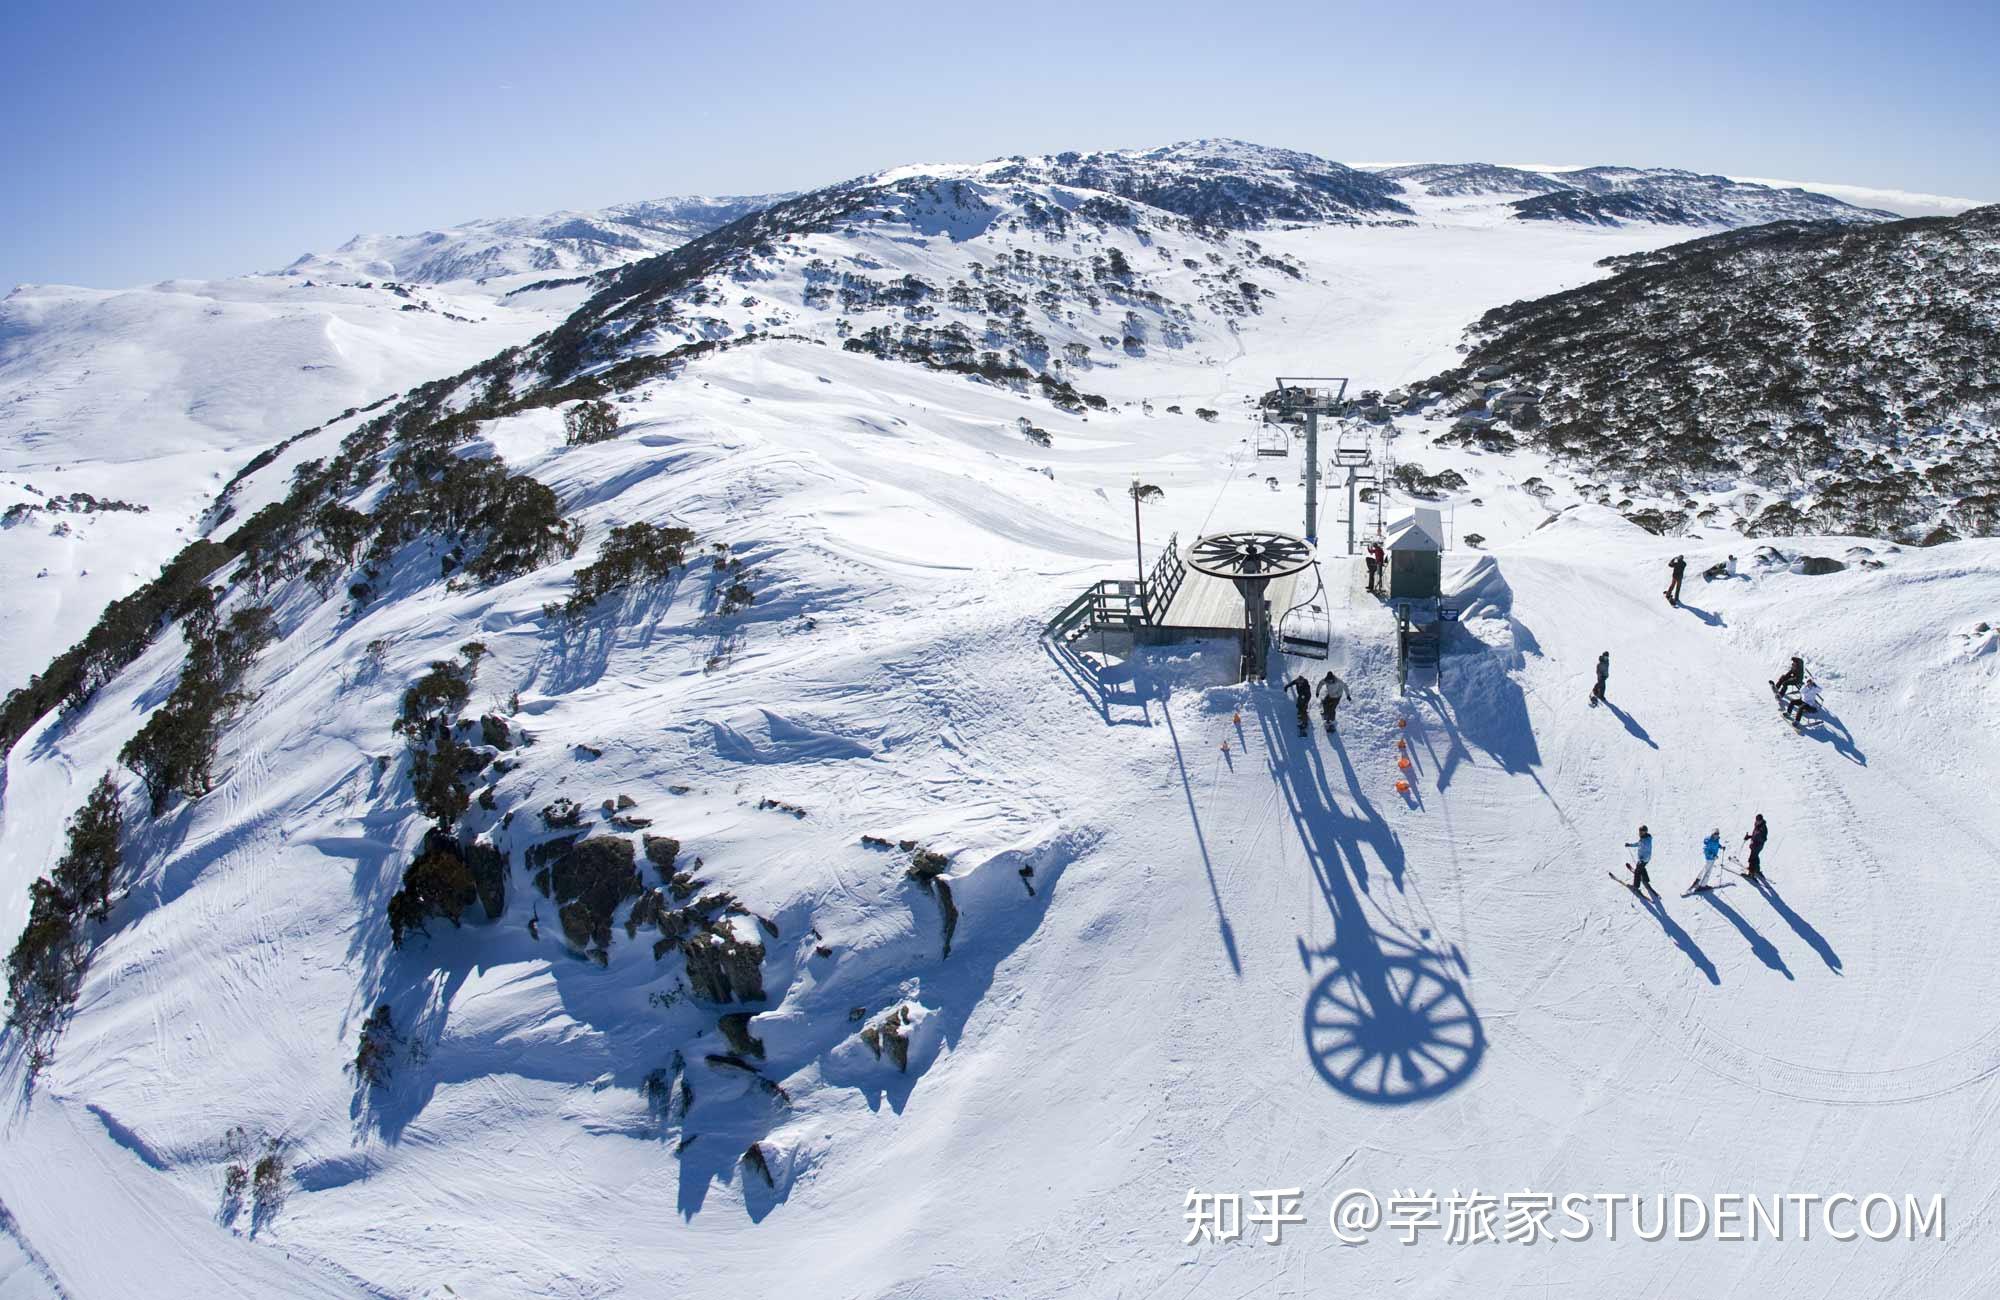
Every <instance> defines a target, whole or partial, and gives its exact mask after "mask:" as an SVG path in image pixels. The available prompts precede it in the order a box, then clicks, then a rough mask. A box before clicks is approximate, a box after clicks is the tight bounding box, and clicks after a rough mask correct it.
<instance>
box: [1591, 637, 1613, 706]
mask: <svg viewBox="0 0 2000 1300" xmlns="http://www.w3.org/2000/svg"><path fill="white" fill-rule="evenodd" d="M1609 680H1611V652H1610V651H1609V650H1606V651H1605V652H1604V653H1603V654H1601V655H1599V656H1597V685H1596V686H1595V687H1594V688H1592V690H1591V692H1590V702H1591V703H1592V704H1597V703H1600V702H1602V701H1603V699H1604V683H1605V682H1607V681H1609Z"/></svg>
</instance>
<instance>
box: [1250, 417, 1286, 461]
mask: <svg viewBox="0 0 2000 1300" xmlns="http://www.w3.org/2000/svg"><path fill="white" fill-rule="evenodd" d="M1257 454H1258V455H1259V456H1278V457H1286V456H1290V455H1291V454H1292V435H1291V434H1289V433H1287V432H1285V430H1284V427H1283V426H1282V425H1276V424H1267V425H1265V426H1264V427H1263V428H1262V429H1259V430H1258V431H1257Z"/></svg>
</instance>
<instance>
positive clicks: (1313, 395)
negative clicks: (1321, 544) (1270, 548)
mask: <svg viewBox="0 0 2000 1300" xmlns="http://www.w3.org/2000/svg"><path fill="white" fill-rule="evenodd" d="M1346 397H1347V380H1345V379H1329V378H1301V379H1287V378H1285V377H1284V376H1283V375H1280V376H1279V377H1278V391H1277V392H1276V393H1275V394H1273V396H1272V402H1271V405H1272V407H1273V409H1275V410H1276V411H1277V413H1278V414H1279V415H1281V416H1285V415H1303V416H1304V417H1305V420H1306V540H1307V541H1308V542H1317V541H1318V540H1319V417H1320V416H1322V415H1337V414H1339V413H1340V410H1341V408H1342V406H1343V405H1344V403H1345V400H1346Z"/></svg>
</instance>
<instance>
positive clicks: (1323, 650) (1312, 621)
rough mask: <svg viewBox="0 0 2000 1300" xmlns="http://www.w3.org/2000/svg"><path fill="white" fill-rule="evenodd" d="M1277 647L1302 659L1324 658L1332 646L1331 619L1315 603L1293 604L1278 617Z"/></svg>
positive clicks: (1322, 608)
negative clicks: (1281, 616) (1280, 617)
mask: <svg viewBox="0 0 2000 1300" xmlns="http://www.w3.org/2000/svg"><path fill="white" fill-rule="evenodd" d="M1278 648H1279V649H1280V650H1283V651H1284V652H1285V653H1286V654H1288V655H1297V656H1298V657H1299V658H1301V659H1324V658H1326V657H1327V656H1328V655H1329V654H1330V653H1332V650H1333V623H1332V621H1331V620H1330V619H1328V618H1327V615H1326V609H1325V607H1324V606H1321V605H1318V604H1308V605H1295V606H1293V607H1292V608H1291V609H1289V610H1287V611H1285V616H1284V617H1283V618H1282V619H1280V620H1278Z"/></svg>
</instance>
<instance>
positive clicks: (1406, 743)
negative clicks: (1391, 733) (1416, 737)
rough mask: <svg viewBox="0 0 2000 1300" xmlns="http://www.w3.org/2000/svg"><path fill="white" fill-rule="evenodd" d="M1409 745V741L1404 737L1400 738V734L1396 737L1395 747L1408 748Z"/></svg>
mask: <svg viewBox="0 0 2000 1300" xmlns="http://www.w3.org/2000/svg"><path fill="white" fill-rule="evenodd" d="M1409 746H1410V742H1409V741H1407V740H1404V739H1403V738H1402V737H1401V736H1398V737H1396V748H1397V749H1408V748H1409Z"/></svg>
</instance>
